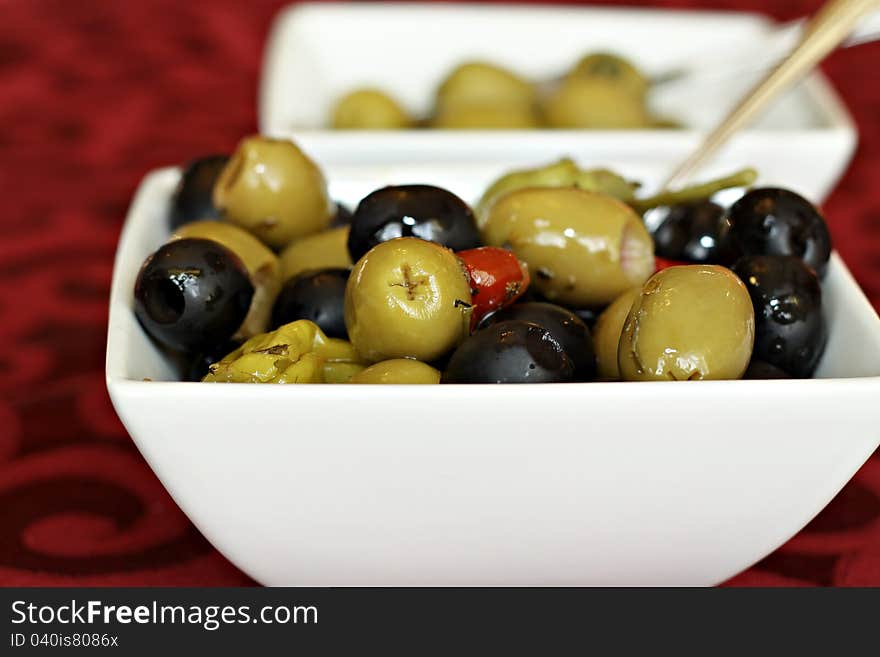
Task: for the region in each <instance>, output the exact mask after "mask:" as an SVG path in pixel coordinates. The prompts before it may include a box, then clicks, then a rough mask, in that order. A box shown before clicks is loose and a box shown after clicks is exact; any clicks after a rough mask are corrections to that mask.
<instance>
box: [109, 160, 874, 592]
mask: <svg viewBox="0 0 880 657" xmlns="http://www.w3.org/2000/svg"><path fill="white" fill-rule="evenodd" d="M495 167H496V168H480V167H479V166H477V165H474V164H473V163H461V164H458V165H435V166H434V167H433V168H431V167H428V166H423V167H419V166H417V165H416V164H412V165H401V166H397V165H394V166H392V165H383V166H367V167H361V166H349V167H339V168H335V169H329V170H328V171H327V173H328V177H329V179H330V180H331V181H332V183H331V192H332V194H333V195H334V197H335V198H338V199H340V200H342V201H344V202H348V203H353V202H355V201H357V199H359V198H360V197H361V196H363V195H364V194H365V193H366V192H368V191H370V190H371V189H373V188H375V187H378V186H381V185H384V184H386V183H389V182H404V181H408V182H433V183H436V184H442V185H445V186H448V187H449V188H450V189H452V190H453V191H455V192H456V193H458V194H460V195H461V196H462V197H463V198H465V199H467V200H471V201H472V200H474V199H475V198H476V197H477V196H478V194H479V192H480V191H481V189H482V187H483V185H484V184H485V182H486V181H488V180H489V179H491V178H492V177H493V176H496V175H498V174H499V173H501V172H502V171H503V170H504V169H505V166H504V165H503V164H500V163H499V164H497V165H495ZM179 175H180V174H179V171H178V170H176V169H163V170H160V171H157V172H155V173H152V174H150V175H149V176H147V178H146V179H145V180H144V182H143V184H142V185H141V188H140V190H139V191H138V193H137V195H136V197H135V200H134V202H133V205H132V207H131V210H130V213H129V216H128V219H127V221H126V224H125V227H124V230H123V233H122V236H121V238H120V243H119V250H118V254H117V259H116V265H115V270H114V276H113V286H112V296H111V302H110V321H109V335H108V348H107V386H108V389H109V391H110V396H111V398H112V400H113V404H114V406H115V408H116V410H117V412H118V413H119V416H120V418H121V419H122V421H123V423H124V424H125V426H126V428H127V429H128V431H129V433H130V434H131V436H132V437H133V438H134V440H135V442H136V443H137V445H138V447H139V449H140V450H141V452H142V453H143V455H144V457H145V458H146V459H147V461H148V462H149V463H150V465H151V466H152V468H153V469H154V470H155V472H156V473H157V475H158V476H159V478H160V479H161V480H162V482H163V483H164V485H165V486H166V487H167V488H168V490H169V491H170V493H171V495H172V496H173V497H174V499H175V500H176V501H177V503H178V504H179V505H180V506H181V508H182V509H183V510H184V511H185V512H186V513H187V515H188V516H189V517H190V518H191V519H192V520H193V522H194V523H195V524H196V525H197V526H198V528H199V529H200V530H201V531H202V532H203V533H204V534H205V536H206V537H207V538H208V539H209V540H210V541H211V542H212V543H213V544H214V545H215V546H216V547H217V548H218V549H219V550H220V551H221V552H223V553H224V554H225V555H226V556H227V557H228V558H229V559H230V560H231V561H232V562H233V563H235V564H236V565H237V566H238V567H240V568H241V569H242V570H244V571H245V572H247V573H248V574H249V575H251V576H252V577H254V578H255V579H256V580H258V581H260V582H262V583H264V584H272V585H314V586H322V585H327V586H341V585H417V584H421V585H592V584H611V585H629V584H634V585H709V584H715V583H717V582H720V581H722V580H724V579H726V578H728V577H729V576H731V575H733V574H735V573H736V572H738V571H740V570H741V569H743V568H745V567H747V566H748V565H750V564H751V563H753V562H755V561H756V560H758V559H760V558H761V557H763V556H765V555H766V554H768V553H769V552H771V551H772V550H773V549H775V548H776V547H778V546H779V545H780V544H781V543H783V542H784V541H785V540H787V539H788V538H789V537H791V536H792V535H793V534H794V533H795V532H797V531H798V530H799V529H800V528H801V527H803V526H804V525H805V524H806V523H807V522H808V521H809V520H810V519H811V518H812V517H813V516H814V515H815V514H816V513H818V512H819V511H820V510H821V509H822V508H823V507H824V506H825V505H826V504H827V503H828V502H829V500H830V499H831V498H832V497H833V496H834V495H835V494H836V493H837V492H838V491H839V490H840V489H841V488H842V487H843V485H844V484H845V483H846V482H847V481H848V480H849V479H850V478H851V477H852V475H853V474H854V473H855V471H856V470H857V469H858V468H859V466H860V465H861V464H862V463H863V462H864V461H865V460H866V459H867V458H868V456H869V455H870V454H871V452H872V451H873V450H874V449H875V448H876V447H877V445H878V442H880V428H878V419H880V417H878V416H880V413H878V410H877V400H878V398H880V320H878V317H877V315H876V313H875V312H874V310H873V309H872V308H871V306H870V304H869V303H868V301H867V300H866V299H865V297H864V296H863V294H862V293H861V291H860V290H859V288H858V286H857V285H856V284H855V282H854V281H853V279H852V278H851V276H850V275H849V273H848V271H847V270H846V267H845V266H844V264H843V263H842V262H841V261H840V259H839V258H838V257H837V256H836V255H834V256H833V258H832V261H831V264H830V267H829V270H828V275H827V278H826V280H825V281H824V290H825V302H826V309H827V313H828V318H829V331H830V341H829V343H828V347H827V350H826V352H825V356H824V358H823V361H822V363H821V365H820V368H819V371H818V376H819V377H820V378H818V379H813V380H785V381H712V382H700V383H690V384H688V383H676V382H657V383H642V384H635V383H571V384H544V385H519V386H516V385H512V386H503V385H471V386H464V385H441V386H345V385H336V386H331V385H324V386H321V385H296V386H280V385H276V386H273V385H263V386H260V385H243V384H226V385H219V384H218V385H205V384H199V383H181V382H175V381H174V379H175V378H176V375H175V372H174V368H173V366H172V364H171V363H170V362H168V361H167V360H166V359H164V358H163V357H162V355H161V353H160V352H159V351H158V350H157V349H156V348H155V347H154V345H153V344H152V343H151V341H150V340H149V339H148V338H147V337H146V335H145V334H144V332H143V331H142V330H141V328H140V326H139V325H138V323H137V321H136V320H135V318H134V314H133V312H132V300H133V299H132V289H133V285H134V280H135V277H136V275H137V271H138V269H139V267H140V264H141V262H142V261H143V260H144V258H145V257H146V256H147V255H148V254H149V253H150V252H152V251H153V250H155V249H156V248H157V247H158V246H159V245H160V244H161V243H162V242H163V241H164V239H165V238H166V236H167V233H168V229H167V211H168V201H169V197H170V195H171V192H172V190H173V188H174V185H175V184H176V183H177V180H178V179H179ZM145 378H149V379H151V381H144V379H145Z"/></svg>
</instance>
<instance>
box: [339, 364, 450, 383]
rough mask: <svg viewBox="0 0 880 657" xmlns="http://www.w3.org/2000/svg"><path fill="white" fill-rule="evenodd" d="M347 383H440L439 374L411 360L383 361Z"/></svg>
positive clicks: (356, 375)
mask: <svg viewBox="0 0 880 657" xmlns="http://www.w3.org/2000/svg"><path fill="white" fill-rule="evenodd" d="M348 382H349V383H433V384H436V383H440V372H439V371H437V370H435V369H434V368H433V367H431V366H430V365H426V364H425V363H423V362H421V361H418V360H412V359H411V358H392V359H391V360H383V361H380V362H378V363H376V364H375V365H370V366H369V367H368V368H367V369H365V370H361V371H360V372H359V373H357V374H355V375H354V376H353V377H351V378H350V379H349V380H348Z"/></svg>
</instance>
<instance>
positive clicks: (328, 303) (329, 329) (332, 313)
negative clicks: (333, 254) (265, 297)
mask: <svg viewBox="0 0 880 657" xmlns="http://www.w3.org/2000/svg"><path fill="white" fill-rule="evenodd" d="M348 274H349V270H348V269H320V270H317V271H314V270H312V271H306V272H303V273H301V274H299V275H297V276H294V277H293V278H291V279H290V280H289V281H287V282H286V283H285V284H284V287H283V288H282V290H281V293H280V294H279V295H278V298H277V299H276V300H275V306H274V307H273V308H272V326H273V328H278V327H279V326H282V325H284V324H289V323H290V322H295V321H296V320H298V319H308V320H311V321H313V322H314V323H315V324H317V325H318V326H319V327H320V328H321V330H322V331H324V333H326V334H327V335H328V336H329V337H331V338H342V339H348V333H347V332H346V330H345V317H344V313H343V306H344V301H345V284H346V283H347V282H348Z"/></svg>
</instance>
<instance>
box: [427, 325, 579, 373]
mask: <svg viewBox="0 0 880 657" xmlns="http://www.w3.org/2000/svg"><path fill="white" fill-rule="evenodd" d="M574 380H575V366H574V363H573V362H572V360H571V358H569V357H568V354H567V353H566V352H565V349H563V347H562V345H561V344H560V343H559V341H557V340H556V339H555V338H554V337H553V335H552V334H551V333H550V331H548V330H547V329H545V328H544V327H542V326H539V325H537V324H535V323H533V322H526V321H522V320H508V321H506V322H498V323H497V324H490V325H489V326H487V327H486V328H484V329H481V330H479V331H477V332H476V333H474V334H473V335H471V336H470V337H469V338H468V339H467V340H465V341H464V342H463V343H462V344H461V346H459V347H458V349H456V350H455V353H453V354H452V358H450V359H449V364H448V365H447V367H446V371H445V372H444V373H443V382H444V383H564V382H567V381H574Z"/></svg>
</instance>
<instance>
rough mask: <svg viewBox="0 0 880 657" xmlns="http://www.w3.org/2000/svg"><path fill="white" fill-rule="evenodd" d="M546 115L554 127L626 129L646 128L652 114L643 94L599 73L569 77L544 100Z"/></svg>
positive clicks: (548, 121)
mask: <svg viewBox="0 0 880 657" xmlns="http://www.w3.org/2000/svg"><path fill="white" fill-rule="evenodd" d="M543 111H544V118H545V119H546V121H547V123H548V124H549V125H550V126H552V127H554V128H596V129H607V130H623V129H632V128H645V127H647V126H649V125H650V122H651V118H650V116H649V115H648V111H647V109H646V107H645V103H644V101H643V100H642V99H641V98H638V97H635V96H633V95H632V94H630V93H629V91H628V90H627V89H626V88H625V87H623V86H621V85H618V84H615V83H614V82H612V81H610V80H607V79H605V78H599V77H568V78H566V79H565V80H563V81H562V83H561V84H560V85H559V86H558V87H557V88H556V89H555V90H553V91H552V92H551V93H550V95H549V96H548V97H547V98H546V100H545V102H544V104H543Z"/></svg>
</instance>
